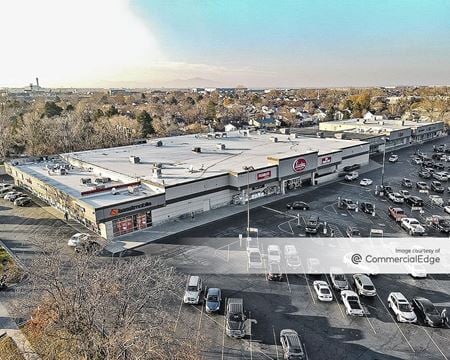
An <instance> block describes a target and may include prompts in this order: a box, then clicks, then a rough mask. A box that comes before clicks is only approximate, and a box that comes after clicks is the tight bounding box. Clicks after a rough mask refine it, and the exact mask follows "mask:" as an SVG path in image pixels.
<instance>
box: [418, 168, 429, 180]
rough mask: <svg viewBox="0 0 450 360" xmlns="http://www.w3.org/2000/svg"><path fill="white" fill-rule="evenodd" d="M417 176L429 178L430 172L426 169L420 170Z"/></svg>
mask: <svg viewBox="0 0 450 360" xmlns="http://www.w3.org/2000/svg"><path fill="white" fill-rule="evenodd" d="M419 177H421V178H423V179H430V178H431V173H430V172H429V171H426V170H421V171H419Z"/></svg>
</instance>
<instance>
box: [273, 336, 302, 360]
mask: <svg viewBox="0 0 450 360" xmlns="http://www.w3.org/2000/svg"><path fill="white" fill-rule="evenodd" d="M280 344H281V348H282V349H283V358H284V359H288V360H291V359H292V360H306V359H307V358H306V353H305V349H304V346H303V344H302V342H301V340H300V337H299V336H298V334H297V331H295V330H292V329H283V330H281V332H280Z"/></svg>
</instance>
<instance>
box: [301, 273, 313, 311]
mask: <svg viewBox="0 0 450 360" xmlns="http://www.w3.org/2000/svg"><path fill="white" fill-rule="evenodd" d="M302 269H303V275H305V281H306V286H307V287H308V290H309V294H310V295H311V299H312V301H313V303H314V305H315V304H316V299H314V296H313V293H312V291H311V287H310V285H309V280H308V275H306V271H305V268H304V267H303V265H302Z"/></svg>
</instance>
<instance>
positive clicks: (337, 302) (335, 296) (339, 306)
mask: <svg viewBox="0 0 450 360" xmlns="http://www.w3.org/2000/svg"><path fill="white" fill-rule="evenodd" d="M325 280H326V281H327V284H328V286H329V287H330V289H331V292H332V294H333V296H334V298H335V299H336V304H337V305H338V308H339V311H340V312H341V315H342V318H343V319H344V320H345V319H346V317H345V315H344V312H343V311H342V308H341V304H339V301H338V297H337V295H336V293H335V291H334V289H333V286H332V285H331V284H330V281H328V275H325Z"/></svg>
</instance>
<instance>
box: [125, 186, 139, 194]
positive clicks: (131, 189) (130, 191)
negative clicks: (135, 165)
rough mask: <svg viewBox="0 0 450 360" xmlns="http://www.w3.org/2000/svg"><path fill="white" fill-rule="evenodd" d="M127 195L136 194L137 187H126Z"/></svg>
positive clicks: (137, 191)
mask: <svg viewBox="0 0 450 360" xmlns="http://www.w3.org/2000/svg"><path fill="white" fill-rule="evenodd" d="M128 193H130V194H138V193H139V188H138V187H137V186H128Z"/></svg>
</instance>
